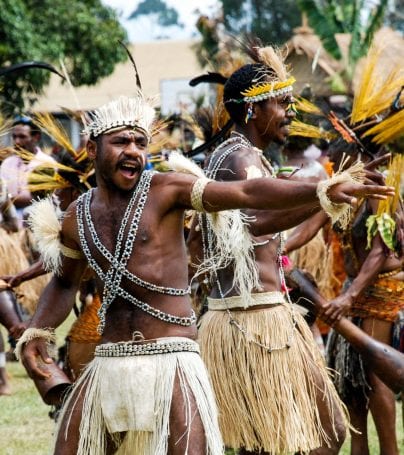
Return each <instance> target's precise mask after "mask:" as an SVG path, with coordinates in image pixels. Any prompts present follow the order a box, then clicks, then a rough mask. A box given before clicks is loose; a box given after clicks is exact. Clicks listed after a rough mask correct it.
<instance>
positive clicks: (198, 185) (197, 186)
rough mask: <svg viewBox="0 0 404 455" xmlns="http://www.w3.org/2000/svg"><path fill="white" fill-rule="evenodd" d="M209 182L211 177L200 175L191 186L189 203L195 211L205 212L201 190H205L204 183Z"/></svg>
mask: <svg viewBox="0 0 404 455" xmlns="http://www.w3.org/2000/svg"><path fill="white" fill-rule="evenodd" d="M210 182H212V180H211V179H208V178H206V177H201V178H199V179H198V180H196V181H195V183H194V184H193V186H192V191H191V205H192V207H193V208H194V209H195V210H196V211H197V212H205V208H204V206H203V192H204V191H205V187H206V185H207V184H208V183H210Z"/></svg>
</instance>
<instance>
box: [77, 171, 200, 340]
mask: <svg viewBox="0 0 404 455" xmlns="http://www.w3.org/2000/svg"><path fill="white" fill-rule="evenodd" d="M154 174H155V172H150V171H144V172H143V173H142V175H141V177H140V180H139V182H138V185H137V187H136V189H135V191H134V192H133V194H132V196H131V198H130V200H129V203H128V205H127V207H126V209H125V213H124V215H123V217H122V221H121V225H120V228H119V231H118V235H117V239H116V244H115V248H114V253H113V254H112V253H111V252H110V251H109V250H108V249H107V248H106V247H105V245H104V244H103V243H102V242H101V240H100V238H99V236H98V234H97V231H96V229H95V226H94V223H93V220H92V216H91V211H90V207H91V199H92V194H93V190H90V191H88V192H87V193H85V194H83V195H82V196H80V198H79V199H78V202H77V221H78V232H79V238H80V243H81V246H82V249H83V252H84V254H85V256H86V258H87V260H88V263H89V265H90V267H91V268H92V269H93V270H94V271H95V272H96V273H97V275H98V277H99V278H100V280H101V281H102V282H103V283H104V289H103V295H102V304H101V307H100V309H99V310H98V316H99V318H100V323H99V325H98V329H97V330H98V332H99V333H101V334H102V332H103V330H104V327H105V315H106V312H107V310H108V308H109V306H110V305H111V303H112V302H113V301H114V300H115V298H116V297H118V296H119V297H122V298H124V299H126V300H128V301H129V302H131V303H132V304H133V305H135V306H136V307H137V308H139V309H141V310H142V311H144V312H145V313H147V314H149V315H150V316H153V317H155V318H157V319H160V320H161V321H164V322H169V323H171V324H178V325H182V326H191V325H193V324H194V323H195V322H196V316H195V313H194V311H192V312H191V316H190V317H179V316H175V315H172V314H169V313H165V312H163V311H161V310H158V309H156V308H153V307H152V306H151V305H149V304H148V303H146V302H143V301H141V300H139V299H137V298H136V297H135V296H133V295H132V294H130V293H129V292H127V291H125V289H123V287H122V286H121V282H122V278H123V277H125V278H126V279H128V280H129V281H131V282H132V283H134V284H136V285H138V286H141V287H143V288H145V289H147V290H150V291H153V292H158V293H160V294H165V295H173V296H183V295H187V294H189V293H190V288H189V287H188V288H186V289H178V288H172V287H166V286H158V285H156V284H154V283H149V282H148V281H145V280H143V279H141V278H139V277H138V276H136V275H134V274H133V273H131V272H129V270H128V269H127V263H128V260H129V258H130V257H131V255H132V251H133V245H134V242H135V240H136V235H137V231H138V228H139V224H140V220H141V217H142V214H143V209H144V207H145V205H146V201H147V197H148V194H149V190H150V185H151V180H152V178H153V175H154ZM129 222H130V225H129V229H128V233H127V235H126V238H124V233H125V230H126V228H127V226H128V223H129ZM85 224H86V227H87V229H88V232H89V234H90V238H91V241H92V244H93V245H94V246H95V248H96V249H97V250H98V252H99V253H100V254H101V255H102V256H103V257H104V259H105V260H106V261H107V262H108V269H107V271H104V270H103V269H102V267H101V266H100V265H99V263H98V262H97V261H96V260H95V259H94V258H93V256H92V254H91V251H90V248H89V245H88V242H87V239H86V235H85V227H84V226H85Z"/></svg>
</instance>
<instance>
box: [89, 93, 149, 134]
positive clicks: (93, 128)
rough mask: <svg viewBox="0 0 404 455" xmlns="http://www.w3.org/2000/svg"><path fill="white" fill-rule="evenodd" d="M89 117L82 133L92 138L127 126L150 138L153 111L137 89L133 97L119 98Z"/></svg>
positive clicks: (96, 110)
mask: <svg viewBox="0 0 404 455" xmlns="http://www.w3.org/2000/svg"><path fill="white" fill-rule="evenodd" d="M89 117H90V119H91V120H90V123H89V124H88V125H87V126H86V128H85V129H84V133H86V134H89V135H91V136H93V137H97V136H99V135H100V134H105V133H107V132H112V131H117V130H119V129H122V128H124V127H129V126H130V127H133V128H136V129H139V130H141V131H143V132H144V133H145V134H146V135H147V136H148V137H151V136H152V127H153V122H154V117H155V110H154V108H153V106H152V105H151V102H150V100H148V99H146V97H145V96H144V95H143V93H142V92H141V91H140V90H139V89H138V90H137V92H136V96H135V97H133V98H129V97H127V96H121V97H119V98H118V99H117V100H114V101H110V102H109V103H107V104H104V105H103V106H101V107H99V108H98V109H95V110H94V111H93V112H91V113H90V114H89Z"/></svg>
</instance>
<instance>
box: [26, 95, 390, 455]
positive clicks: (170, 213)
mask: <svg viewBox="0 0 404 455" xmlns="http://www.w3.org/2000/svg"><path fill="white" fill-rule="evenodd" d="M154 115H155V111H154V109H153V108H152V106H151V105H150V103H149V101H148V100H147V99H146V98H145V97H144V96H143V95H142V93H141V92H137V93H136V96H135V97H133V98H128V97H121V98H119V99H117V100H114V101H111V102H109V103H107V104H106V105H104V106H101V107H100V108H99V109H97V110H95V111H94V112H93V113H92V116H91V118H92V120H91V122H90V123H89V125H88V126H87V128H86V131H87V133H88V134H89V137H90V139H89V142H88V144H87V153H88V155H89V157H90V158H91V159H93V160H94V163H95V173H96V178H97V187H96V188H94V189H92V190H89V191H88V192H86V193H84V194H83V195H82V196H81V197H79V198H78V200H77V201H76V202H74V203H73V204H72V205H71V206H70V207H69V208H68V210H67V212H66V215H65V216H64V218H63V224H62V228H61V232H60V234H59V235H57V236H56V238H55V243H54V244H53V245H54V246H56V248H55V250H54V252H53V253H52V254H50V257H49V259H50V261H51V262H52V263H53V265H54V266H55V269H56V270H55V271H56V272H57V273H55V275H54V277H53V278H52V280H51V282H50V284H49V285H48V287H47V288H46V289H45V291H44V293H43V294H42V297H41V299H40V303H39V306H38V309H37V312H36V314H35V315H34V317H33V319H32V321H31V323H30V327H29V328H28V329H27V330H26V331H25V332H24V334H23V336H22V337H21V338H20V340H19V342H18V346H17V352H18V353H19V354H20V355H21V357H22V361H23V363H24V365H25V366H26V368H27V370H28V372H29V374H30V375H31V376H32V377H37V378H46V376H47V375H46V373H44V371H43V370H42V369H41V368H40V366H38V364H37V359H38V357H40V358H41V359H42V361H43V362H45V363H50V362H51V359H50V357H49V354H48V352H47V347H48V345H51V344H53V342H54V334H53V331H52V330H49V329H53V328H55V327H57V326H58V325H59V324H60V323H61V322H62V321H63V320H64V319H65V318H66V317H67V315H68V314H69V313H70V310H71V307H72V304H73V301H74V298H73V297H74V295H75V293H76V291H77V287H78V285H79V282H80V279H81V275H82V273H83V271H84V270H85V268H86V266H87V264H88V265H90V267H91V268H92V269H94V271H95V273H96V275H97V278H96V283H97V288H98V289H99V290H100V293H102V302H101V307H100V310H99V312H98V315H99V318H100V321H99V325H98V331H99V333H100V335H101V344H100V345H98V346H97V348H96V351H95V358H94V360H92V361H91V362H90V364H89V365H88V366H87V367H86V369H85V370H84V372H83V373H82V374H81V376H80V378H79V379H78V381H77V382H76V384H75V387H74V389H73V391H72V393H71V395H70V397H69V399H68V401H67V402H66V404H65V406H64V411H63V414H62V416H61V417H60V428H59V431H58V435H57V439H56V447H55V453H57V454H58V455H61V454H65V455H66V454H70V455H73V454H82V455H83V454H92V453H114V452H115V451H116V450H117V447H119V446H121V445H124V446H125V448H126V449H125V450H127V453H139V454H145V455H165V454H166V453H171V454H184V453H188V454H190V455H191V454H198V455H202V454H210V455H216V454H221V453H222V452H223V445H222V439H221V436H220V432H219V429H218V425H217V413H216V406H215V402H214V398H213V394H212V391H211V386H210V383H209V378H208V375H207V372H206V369H205V367H204V365H203V362H202V360H201V359H200V357H199V355H198V353H199V347H198V345H197V343H196V342H195V341H194V339H195V338H196V332H197V331H196V325H195V322H196V317H195V314H194V312H193V311H192V309H191V303H190V299H189V295H188V294H189V286H188V268H187V254H186V248H185V244H184V239H183V219H184V211H185V210H187V209H190V208H194V209H196V210H199V211H204V210H207V211H209V212H213V211H214V212H217V211H220V210H225V209H233V208H236V207H242V208H246V207H250V206H252V207H255V208H256V209H260V208H263V209H268V208H271V207H273V208H279V207H282V206H284V205H285V204H288V205H289V206H291V207H294V206H297V207H301V206H303V207H306V206H309V207H311V206H312V205H313V204H314V203H316V201H317V200H318V196H317V186H316V185H315V184H306V185H301V184H297V183H293V182H281V183H276V184H275V182H274V181H272V180H271V179H264V178H263V179H256V180H255V181H254V182H249V181H243V182H231V183H221V182H215V181H212V180H210V179H208V178H206V176H205V175H204V174H203V173H202V172H201V170H200V169H199V168H198V167H197V166H194V167H192V163H188V162H186V163H187V165H188V166H190V168H189V170H191V172H193V173H194V174H196V176H195V175H186V174H184V173H178V172H174V173H161V174H159V173H156V172H154V171H149V170H147V169H145V166H146V156H147V151H148V146H149V141H150V139H151V137H152V134H153V122H154ZM180 161H181V160H180ZM182 163H183V162H182ZM177 164H178V160H177ZM185 167H186V166H185ZM198 177H199V178H198ZM327 190H328V191H327V194H328V197H329V198H331V201H332V202H331V201H330V203H331V204H334V203H349V202H351V200H352V198H355V196H359V195H365V194H374V195H376V196H377V195H379V196H380V197H382V198H383V197H384V195H387V194H390V193H391V189H389V188H382V187H379V186H366V185H362V184H360V183H357V182H354V181H352V180H350V181H347V182H339V183H338V184H335V185H334V181H332V182H331V181H330V182H329V186H328V187H327ZM290 196H292V198H290ZM230 216H231V215H230ZM212 218H214V220H215V221H214V222H213V225H214V226H216V228H217V232H218V231H220V230H221V227H222V226H224V225H225V222H226V219H227V218H228V216H226V215H224V216H222V215H221V214H220V213H214V214H213V215H212ZM223 246H225V244H224V245H223ZM54 302H57V305H56V306H55V305H54Z"/></svg>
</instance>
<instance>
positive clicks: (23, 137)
mask: <svg viewBox="0 0 404 455" xmlns="http://www.w3.org/2000/svg"><path fill="white" fill-rule="evenodd" d="M250 56H251V57H252V58H253V61H252V62H251V63H245V64H243V65H241V66H239V67H238V68H236V69H235V70H234V71H233V72H232V73H231V74H230V75H229V77H224V76H222V79H221V81H222V83H223V84H224V89H223V97H222V99H220V100H219V101H220V102H221V103H222V105H223V106H224V108H225V109H226V111H227V113H228V116H229V122H230V123H231V124H232V128H231V129H228V128H227V130H228V131H227V130H226V131H222V133H221V132H219V134H216V136H214V135H213V133H212V134H211V137H205V141H206V142H205V145H206V147H205V148H204V147H203V144H202V146H201V142H202V141H201V140H199V146H198V148H197V152H198V160H197V161H198V162H195V160H194V161H193V160H192V159H190V158H187V156H192V155H193V150H192V145H191V144H192V140H190V138H191V137H194V136H192V135H193V132H192V127H193V126H194V125H193V122H195V120H194V121H190V120H189V114H188V117H187V118H186V120H184V119H183V120H182V121H181V119H180V121H179V122H178V119H177V118H176V122H177V124H179V125H181V126H180V130H181V128H182V129H184V128H183V127H184V125H185V126H186V131H187V135H186V137H185V136H184V137H183V138H182V140H180V141H178V140H177V141H176V144H181V143H184V144H186V147H184V148H183V150H182V153H181V151H174V152H172V153H168V152H167V148H165V149H164V147H165V146H164V143H165V144H167V141H166V142H164V140H161V138H162V137H163V136H164V135H163V134H162V133H161V131H160V132H159V140H156V137H157V136H156V131H157V130H156V128H155V125H156V110H155V108H154V107H153V105H152V103H151V101H150V100H149V99H148V98H147V97H146V96H145V95H144V94H143V93H142V91H141V89H140V88H138V89H137V90H136V91H135V93H134V94H133V95H132V96H130V97H127V96H122V97H120V98H118V99H116V100H113V101H110V102H109V103H107V104H105V105H103V106H100V107H99V108H97V109H96V110H94V111H92V112H89V113H87V114H86V116H85V125H83V127H84V131H83V137H84V138H85V141H84V144H82V145H83V147H80V149H79V150H75V149H74V148H73V147H71V146H69V147H66V144H64V150H60V147H59V148H58V149H57V150H56V151H55V152H54V153H53V154H52V156H51V155H50V154H46V153H45V152H44V151H42V150H41V149H40V147H39V144H40V139H41V129H42V130H43V129H44V122H43V119H42V122H41V121H38V120H35V117H34V118H33V119H31V118H28V117H19V118H16V119H15V120H14V122H13V126H12V139H13V144H14V146H13V147H12V148H11V149H8V156H7V157H6V158H5V159H4V160H3V162H2V164H1V167H0V176H1V185H2V188H1V195H2V197H1V201H0V203H1V210H2V229H1V230H0V241H1V245H0V246H1V247H2V248H1V251H2V255H4V256H6V255H9V256H8V257H9V258H11V259H12V260H11V259H10V262H13V266H14V268H12V269H10V268H8V269H7V270H6V269H0V278H1V280H2V282H1V283H0V285H1V286H2V287H1V291H0V323H2V324H3V325H4V326H5V327H6V329H7V330H8V332H9V334H10V342H11V343H12V346H13V348H14V347H15V342H17V343H16V349H15V352H16V355H17V357H18V358H19V359H21V361H22V363H23V365H24V367H25V368H26V370H27V373H28V375H29V376H30V377H31V378H32V379H33V380H34V381H35V382H36V383H38V382H39V381H47V380H50V379H51V378H52V374H54V373H49V371H55V367H53V369H51V370H49V369H48V368H47V367H50V366H52V365H54V362H55V359H56V357H55V353H54V349H53V348H54V347H55V343H56V339H55V334H54V330H55V329H56V328H57V327H58V326H59V325H60V324H61V323H62V322H63V321H64V320H65V319H66V318H67V317H68V316H69V314H70V313H71V312H72V311H73V310H74V311H75V312H76V315H77V319H76V321H75V323H74V324H73V326H72V328H71V330H70V332H69V334H68V336H67V339H66V345H65V349H64V352H63V359H62V360H63V361H62V363H63V370H64V373H65V375H66V376H67V378H68V381H70V382H71V383H72V386H71V387H69V388H68V389H67V390H65V391H64V394H63V396H59V397H58V398H57V400H56V401H57V404H58V407H59V411H60V412H58V413H57V431H56V437H55V442H54V449H53V450H54V453H55V454H57V455H68V454H69V455H73V454H82V455H84V454H88V455H95V454H97V455H98V454H100V455H101V454H112V453H118V454H145V455H146V454H147V455H165V454H172V455H176V454H178V455H180V454H181V455H183V454H189V455H191V454H195V455H197V454H198V455H201V454H209V455H218V454H223V453H224V451H225V448H229V449H233V450H235V451H236V452H237V453H238V454H240V455H241V454H242V455H245V454H288V453H310V454H337V453H338V452H339V450H340V448H341V446H342V444H343V442H344V440H345V437H346V434H347V431H350V432H351V436H352V439H351V441H352V442H351V453H352V454H353V455H366V454H369V447H368V441H367V414H368V412H369V411H370V412H371V414H372V417H373V419H374V421H375V425H376V430H377V434H378V438H379V442H380V448H381V453H383V454H389V455H398V454H399V449H398V441H397V437H396V422H395V419H396V412H395V402H396V398H397V397H396V395H395V392H394V391H393V390H391V388H390V387H389V386H388V385H386V384H385V382H384V380H383V376H382V375H379V374H375V372H374V371H372V370H371V369H369V367H368V365H367V364H366V363H365V362H363V360H362V358H361V356H360V354H358V353H357V352H356V351H355V350H354V349H353V348H352V346H350V344H349V342H348V341H347V339H346V338H344V337H343V336H342V335H341V334H339V333H338V322H339V321H341V320H342V319H343V318H346V317H348V318H350V320H351V321H352V322H353V323H354V324H356V325H357V326H358V327H360V328H361V330H362V331H363V332H364V333H366V334H368V335H370V336H371V337H373V338H374V339H376V340H378V341H380V342H383V343H385V344H386V345H389V346H393V345H394V347H395V348H397V355H398V356H400V355H401V357H398V359H399V361H401V362H402V364H403V365H404V360H403V358H404V356H403V355H402V354H399V350H400V342H401V350H402V348H403V346H402V343H403V331H404V327H403V326H404V324H403V316H402V314H403V311H404V296H403V290H404V285H403V278H404V270H403V263H404V262H403V247H404V244H403V242H404V235H403V234H404V217H403V207H402V201H401V196H400V192H401V190H402V188H401V180H400V179H401V176H402V172H403V170H404V160H403V159H402V156H401V155H400V154H399V153H397V152H399V151H400V150H396V149H395V148H394V147H398V148H399V146H397V144H394V145H393V146H391V147H390V149H389V150H390V153H386V150H387V149H386V147H387V146H388V145H391V144H393V141H394V140H396V139H397V137H399V136H400V131H399V129H397V127H396V124H397V123H396V122H391V121H390V120H391V119H392V118H394V116H395V115H398V114H400V112H402V111H401V104H400V96H401V91H399V90H400V81H397V83H396V84H395V85H394V84H390V86H389V91H388V92H387V90H386V87H383V85H381V86H380V85H379V86H378V87H376V84H375V86H374V87H373V88H374V89H375V90H376V88H377V89H379V90H383V89H384V94H383V96H384V99H385V100H386V101H385V103H384V104H382V103H379V110H377V109H376V110H373V111H371V109H370V108H369V106H370V104H371V103H372V100H374V98H375V93H370V92H366V93H365V94H363V93H362V94H361V96H359V94H355V96H356V97H357V98H356V99H355V98H354V103H353V104H352V106H353V107H351V110H350V111H349V112H348V115H347V116H346V117H344V119H342V117H341V118H339V117H337V116H336V115H335V114H334V113H333V112H327V113H326V115H325V117H326V119H327V121H328V122H329V124H330V125H329V130H328V131H326V134H325V135H324V137H326V138H327V143H326V142H325V141H323V142H322V143H321V145H319V143H318V141H317V140H316V139H314V137H313V138H309V139H308V136H307V135H305V137H304V139H302V138H299V137H294V138H293V140H292V139H291V138H290V137H289V136H290V134H291V133H292V132H293V131H294V128H293V125H294V121H295V120H296V116H299V112H300V111H303V110H304V107H305V106H306V107H307V106H308V104H309V102H308V101H306V102H305V103H303V102H302V101H301V100H300V99H296V97H295V95H294V94H293V84H294V82H295V80H294V78H293V76H292V75H291V74H290V72H289V69H288V68H287V67H286V65H285V64H284V61H283V58H282V55H281V54H280V53H278V52H276V51H275V50H274V49H273V48H272V47H255V48H254V50H253V52H251V53H250ZM369 67H371V64H369ZM364 71H366V70H364ZM369 71H371V69H369ZM388 78H389V75H386V80H387V79H388ZM390 82H391V81H390ZM361 88H363V90H365V87H364V86H363V87H360V88H359V92H360V90H361ZM367 89H368V87H367ZM397 93H399V94H398V95H397ZM397 96H398V98H397ZM359 99H360V100H361V102H362V103H363V105H362V107H363V106H368V108H369V112H366V110H365V108H363V109H362V111H363V110H365V113H363V112H362V111H361V112H360V114H361V115H359V114H358V110H359V111H360V109H359V108H358V103H359V101H358V100H359ZM397 99H398V101H397ZM355 100H356V101H357V102H356V103H355ZM393 104H394V107H393ZM83 118H84V117H83ZM195 118H197V116H196V117H195ZM347 118H349V121H348V120H346V119H347ZM373 120H374V121H373ZM230 123H228V124H230ZM38 124H40V126H41V129H40V128H39V127H38ZM173 124H174V122H173V120H171V123H168V125H169V126H168V127H167V131H169V134H173V130H174V129H175V128H174V127H173ZM161 128H162V127H161ZM161 128H160V129H161ZM301 128H302V126H301V125H300V129H301ZM223 130H225V129H223ZM313 130H314V128H311V131H313ZM225 133H226V134H225ZM176 134H178V131H177V132H176ZM213 136H214V137H213ZM215 138H216V140H213V139H215ZM317 139H318V138H317ZM156 144H160V145H158V146H156ZM271 144H272V145H274V144H275V145H276V147H277V148H278V150H279V156H281V155H282V151H283V152H284V155H283V157H281V159H280V162H281V163H279V162H274V161H271V160H270V158H268V155H267V153H266V152H267V150H268V147H269V146H270V145H271ZM315 144H316V145H315ZM319 147H322V148H323V149H325V148H326V149H327V153H328V158H327V157H326V156H325V153H323V152H322V150H320V148H319ZM151 148H153V150H154V151H157V152H158V153H159V156H163V157H167V161H165V160H164V162H163V163H162V162H161V160H160V159H159V160H156V159H155V156H156V155H150V150H151ZM201 154H202V155H201ZM153 156H154V158H153ZM201 156H202V159H201ZM324 160H325V161H326V162H327V165H326V166H324V165H323V164H324V163H323V161H324ZM320 161H322V162H321V163H320ZM157 162H158V166H159V167H158V166H157V165H156V163H157ZM329 163H331V166H332V167H333V171H332V172H329V169H330V164H329ZM157 169H159V170H157ZM382 171H383V172H382ZM327 174H328V175H327ZM36 194H39V195H40V199H39V200H38V198H36ZM34 199H36V201H35V202H34ZM28 225H29V227H30V229H28V227H27V226H28ZM10 239H12V240H10ZM315 239H317V243H316V244H314V243H313V241H314V240H315ZM11 241H12V242H13V243H12V245H13V246H12V247H11V248H13V249H14V251H13V253H11V252H10V251H11V250H8V251H9V253H7V252H6V250H5V248H6V246H4V248H3V245H6V244H7V242H9V243H10V242H11ZM309 242H310V243H309ZM292 252H295V253H296V252H300V255H296V254H295V253H293V254H294V256H293V263H291V261H290V259H288V256H291V255H292ZM20 253H21V256H22V259H18V262H17V259H16V260H15V261H14V259H13V258H14V257H15V258H17V254H20ZM338 253H339V254H340V257H341V258H342V261H343V265H341V264H340V263H339V262H338ZM314 255H315V257H316V258H318V259H317V260H311V261H310V256H311V259H313V257H314ZM320 264H321V265H320ZM338 266H339V267H340V269H342V271H341V270H340V272H341V273H342V276H343V277H345V281H344V283H342V280H341V275H338V272H339V271H338V270H337V269H338ZM298 267H300V268H301V269H302V271H303V273H304V274H306V276H308V277H309V279H310V282H311V283H312V285H313V289H315V290H316V292H319V293H321V294H323V296H324V297H325V298H326V300H325V302H326V303H324V304H322V305H318V304H317V305H315V302H313V301H310V299H308V298H307V296H305V295H304V293H300V294H299V292H298V291H297V292H296V293H295V292H294V289H293V287H294V284H293V280H292V281H291V280H290V278H289V273H290V271H291V270H292V269H293V268H295V269H296V268H298ZM36 280H41V281H40V282H39V285H36V287H35V286H34V285H33V284H32V283H35V282H36ZM30 283H31V285H29V284H30ZM23 286H27V289H26V290H25V291H24V289H23ZM40 291H41V292H40ZM24 299H25V300H24ZM28 300H29V301H30V303H27V301H28ZM32 302H34V303H32ZM56 302H57V304H56ZM316 315H317V318H316ZM330 327H331V328H332V327H334V329H335V330H331V331H330ZM0 350H1V352H0V395H7V394H10V393H11V389H10V384H9V383H8V379H7V374H6V371H5V368H6V355H5V343H4V340H3V339H2V338H0ZM327 364H328V366H331V367H332V370H330V369H329V368H327ZM56 368H58V367H56ZM0 399H1V398H0Z"/></svg>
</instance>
